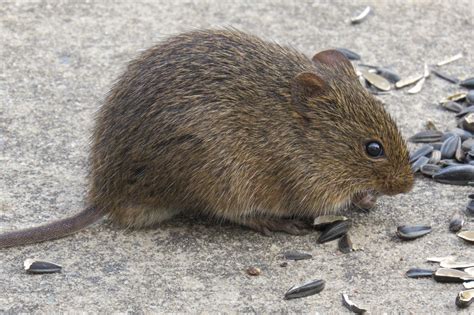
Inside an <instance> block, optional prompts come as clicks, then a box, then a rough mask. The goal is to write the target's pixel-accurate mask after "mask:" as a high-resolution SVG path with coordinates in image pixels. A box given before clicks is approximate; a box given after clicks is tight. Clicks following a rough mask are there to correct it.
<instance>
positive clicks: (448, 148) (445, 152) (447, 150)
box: [440, 135, 461, 159]
mask: <svg viewBox="0 0 474 315" xmlns="http://www.w3.org/2000/svg"><path fill="white" fill-rule="evenodd" d="M459 147H461V137H459V136H457V135H454V136H451V137H449V138H448V139H446V140H444V142H443V145H442V146H441V150H440V151H441V158H442V159H451V158H453V157H454V154H455V153H456V150H457V149H458V148H459Z"/></svg>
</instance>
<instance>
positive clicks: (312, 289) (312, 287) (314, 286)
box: [285, 280, 326, 300]
mask: <svg viewBox="0 0 474 315" xmlns="http://www.w3.org/2000/svg"><path fill="white" fill-rule="evenodd" d="M325 284H326V282H325V281H324V280H312V281H308V282H305V283H303V284H302V285H299V286H296V285H295V286H293V287H291V288H290V289H289V290H288V291H287V292H286V293H285V300H290V299H297V298H301V297H305V296H309V295H313V294H317V293H319V292H321V291H322V290H323V289H324V285H325Z"/></svg>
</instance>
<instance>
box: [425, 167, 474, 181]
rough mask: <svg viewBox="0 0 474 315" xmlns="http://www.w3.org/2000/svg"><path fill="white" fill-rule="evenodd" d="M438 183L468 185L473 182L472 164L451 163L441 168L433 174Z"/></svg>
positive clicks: (473, 170) (473, 171)
mask: <svg viewBox="0 0 474 315" xmlns="http://www.w3.org/2000/svg"><path fill="white" fill-rule="evenodd" d="M433 179H434V180H435V181H437V182H439V183H443V184H451V185H470V186H472V185H473V183H474V165H468V164H465V165H452V166H448V167H445V168H442V169H441V170H439V172H437V173H436V174H434V175H433Z"/></svg>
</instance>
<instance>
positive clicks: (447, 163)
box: [439, 159, 463, 167]
mask: <svg viewBox="0 0 474 315" xmlns="http://www.w3.org/2000/svg"><path fill="white" fill-rule="evenodd" d="M439 165H441V166H443V167H444V166H460V165H463V164H462V163H459V162H458V161H456V160H454V159H443V160H440V161H439Z"/></svg>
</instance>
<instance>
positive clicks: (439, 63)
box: [436, 53, 462, 66]
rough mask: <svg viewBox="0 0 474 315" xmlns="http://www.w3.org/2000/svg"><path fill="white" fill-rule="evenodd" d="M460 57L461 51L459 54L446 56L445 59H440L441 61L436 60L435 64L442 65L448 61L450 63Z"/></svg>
mask: <svg viewBox="0 0 474 315" xmlns="http://www.w3.org/2000/svg"><path fill="white" fill-rule="evenodd" d="M461 58H462V53H459V54H456V55H454V56H451V57H448V58H446V59H444V60H441V61H440V62H438V63H437V64H436V65H437V66H444V65H446V64H448V63H451V62H453V61H456V60H458V59H461Z"/></svg>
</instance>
